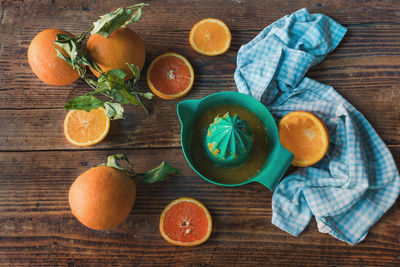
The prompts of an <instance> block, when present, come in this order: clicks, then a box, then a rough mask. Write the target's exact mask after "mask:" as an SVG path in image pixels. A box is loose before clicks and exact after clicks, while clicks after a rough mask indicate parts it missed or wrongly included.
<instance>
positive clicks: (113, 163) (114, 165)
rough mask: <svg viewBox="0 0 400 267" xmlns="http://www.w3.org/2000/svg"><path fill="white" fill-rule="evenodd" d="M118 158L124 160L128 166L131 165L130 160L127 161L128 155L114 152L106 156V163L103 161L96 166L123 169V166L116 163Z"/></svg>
mask: <svg viewBox="0 0 400 267" xmlns="http://www.w3.org/2000/svg"><path fill="white" fill-rule="evenodd" d="M118 160H125V161H126V163H127V164H128V165H129V167H131V166H132V164H131V162H130V161H129V159H128V157H127V156H126V155H125V154H114V155H111V156H108V157H107V163H103V164H101V165H98V166H108V167H112V168H116V169H118V170H122V171H125V169H124V168H123V167H121V165H120V164H119V163H118Z"/></svg>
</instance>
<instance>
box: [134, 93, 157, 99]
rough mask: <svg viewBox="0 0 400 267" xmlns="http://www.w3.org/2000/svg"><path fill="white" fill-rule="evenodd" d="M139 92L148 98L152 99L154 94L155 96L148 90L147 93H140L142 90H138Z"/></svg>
mask: <svg viewBox="0 0 400 267" xmlns="http://www.w3.org/2000/svg"><path fill="white" fill-rule="evenodd" d="M137 94H138V95H141V96H143V97H144V98H146V99H152V98H153V96H154V94H152V93H150V92H147V93H140V92H138V93H137Z"/></svg>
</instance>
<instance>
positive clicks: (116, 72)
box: [106, 69, 126, 83]
mask: <svg viewBox="0 0 400 267" xmlns="http://www.w3.org/2000/svg"><path fill="white" fill-rule="evenodd" d="M106 77H107V79H109V80H112V81H115V82H122V83H123V82H124V79H125V77H126V73H125V71H123V70H121V69H113V70H110V71H107V72H106Z"/></svg>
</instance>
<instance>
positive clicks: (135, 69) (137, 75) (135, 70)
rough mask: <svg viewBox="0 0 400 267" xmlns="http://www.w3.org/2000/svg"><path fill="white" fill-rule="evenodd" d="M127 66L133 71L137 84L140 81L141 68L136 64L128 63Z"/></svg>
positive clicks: (134, 80)
mask: <svg viewBox="0 0 400 267" xmlns="http://www.w3.org/2000/svg"><path fill="white" fill-rule="evenodd" d="M126 65H128V67H129V69H130V70H131V71H132V73H133V75H134V76H135V78H134V79H133V82H134V83H136V82H137V81H138V80H139V79H140V69H139V67H138V66H135V64H129V63H126Z"/></svg>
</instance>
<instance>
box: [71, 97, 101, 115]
mask: <svg viewBox="0 0 400 267" xmlns="http://www.w3.org/2000/svg"><path fill="white" fill-rule="evenodd" d="M103 104H104V102H103V101H101V100H100V99H97V98H95V97H94V96H92V95H83V96H78V97H74V98H71V99H70V100H69V101H68V102H67V104H66V105H65V107H64V108H65V109H79V110H86V111H87V112H89V111H91V110H92V109H95V108H99V107H102V106H103Z"/></svg>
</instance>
